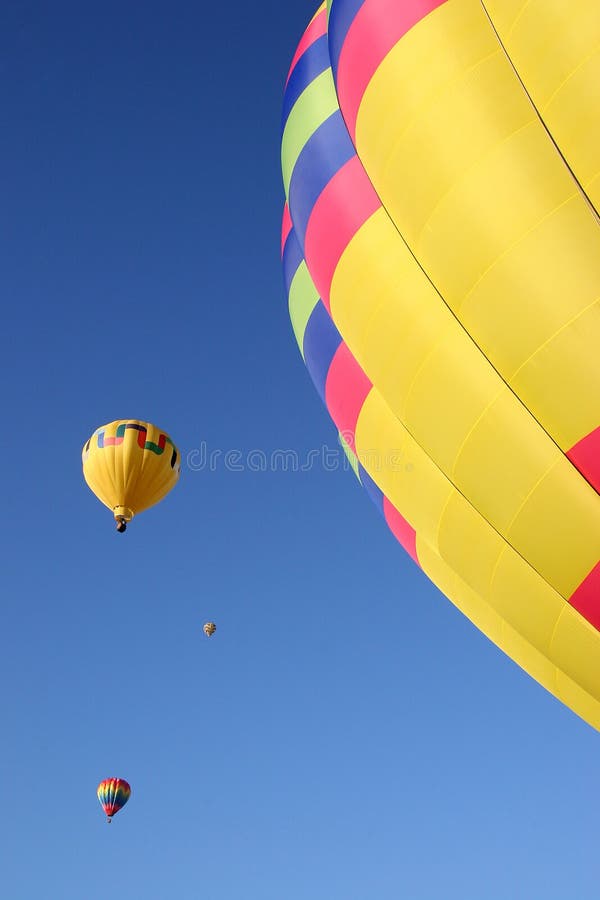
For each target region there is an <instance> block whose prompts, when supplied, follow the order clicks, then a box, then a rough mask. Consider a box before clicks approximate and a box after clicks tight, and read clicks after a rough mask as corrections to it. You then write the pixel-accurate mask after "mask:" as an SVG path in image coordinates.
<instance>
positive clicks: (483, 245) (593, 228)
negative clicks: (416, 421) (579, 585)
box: [340, 0, 600, 455]
mask: <svg viewBox="0 0 600 900" xmlns="http://www.w3.org/2000/svg"><path fill="white" fill-rule="evenodd" d="M356 143H357V149H358V153H359V156H360V157H361V159H362V161H363V164H364V165H365V168H366V169H367V172H368V174H369V176H370V178H371V180H372V182H373V184H374V186H375V188H376V190H377V191H378V193H379V196H380V197H381V199H382V202H383V204H384V206H385V208H386V209H387V211H388V212H389V213H390V215H391V216H392V218H393V220H394V223H395V225H396V227H397V228H398V230H399V232H400V234H401V235H402V237H403V238H404V239H405V240H406V242H407V244H408V247H409V248H410V250H411V251H412V252H413V253H414V254H415V257H416V258H417V259H418V261H419V264H420V265H422V267H423V269H424V271H425V272H426V273H427V275H428V276H429V277H430V278H431V280H432V283H433V285H435V288H436V289H437V290H438V291H439V292H440V294H441V296H442V297H443V300H444V302H445V303H447V304H448V305H449V306H450V307H451V309H452V310H453V311H454V312H455V313H456V315H457V316H458V318H459V320H460V321H461V323H463V324H464V326H465V328H466V329H467V331H468V332H469V334H470V335H471V336H472V337H473V340H474V341H475V342H476V344H477V345H478V346H479V347H480V348H481V349H482V351H483V353H484V354H485V355H486V356H487V357H488V358H489V359H490V361H491V362H492V364H493V366H494V367H495V368H496V369H497V371H498V372H499V373H500V375H501V376H502V378H503V379H504V380H505V381H507V382H508V383H509V384H510V385H511V387H512V388H513V389H514V390H515V391H517V390H518V392H519V396H520V397H521V399H522V400H523V403H524V404H525V406H526V407H527V408H529V409H531V411H532V413H533V415H534V417H535V418H536V419H538V421H539V422H540V423H541V424H542V426H543V428H544V429H545V430H546V431H547V432H548V433H549V434H550V435H551V436H552V438H553V440H554V441H555V442H556V443H557V444H558V445H559V446H560V447H561V449H563V450H568V449H570V448H571V446H573V445H574V444H575V443H576V442H577V441H578V440H580V439H581V438H582V437H583V436H584V435H586V434H588V433H589V432H591V431H592V430H593V429H594V428H595V427H596V426H597V425H598V424H600V394H599V393H598V392H595V391H594V390H593V389H590V377H589V372H590V367H591V366H594V367H595V370H596V373H598V371H599V369H598V365H597V363H596V359H597V353H598V351H597V348H598V346H600V322H599V320H598V317H594V318H590V326H591V327H590V329H589V330H587V329H581V328H578V327H577V326H576V325H575V321H576V319H577V318H578V317H580V316H582V315H583V314H584V313H585V312H586V310H588V309H589V307H590V305H591V304H593V303H594V302H595V301H596V300H597V299H598V296H599V295H600V228H599V227H598V222H597V219H596V217H595V216H594V213H593V210H591V208H590V207H589V205H588V204H587V202H586V200H585V199H584V198H583V196H582V195H581V193H580V191H579V188H578V186H577V184H576V182H575V181H574V179H573V178H572V176H571V174H570V173H569V171H568V169H567V167H566V166H565V165H564V162H563V160H562V159H561V157H560V154H559V153H558V152H557V150H556V148H555V147H554V145H553V144H552V142H551V140H550V139H549V137H548V134H547V132H546V130H545V128H544V127H543V125H542V123H541V122H540V121H539V118H538V116H537V113H536V111H535V109H534V107H533V106H532V104H531V102H530V100H529V98H528V96H527V94H526V93H525V91H524V90H523V88H522V85H521V84H520V82H519V80H518V78H517V76H516V75H515V72H514V70H513V68H512V66H511V64H510V61H509V60H508V58H507V56H506V54H505V52H504V50H503V49H502V47H501V45H500V44H499V42H498V39H497V37H496V34H495V33H494V30H493V28H492V27H491V25H490V22H489V20H488V18H487V16H486V14H485V12H484V10H483V8H482V6H481V4H480V3H478V2H474V0H450V2H448V3H446V4H444V5H443V6H442V7H440V8H439V9H437V10H435V11H434V12H433V13H431V14H430V15H429V16H427V17H426V18H425V19H423V20H422V21H421V22H420V23H419V24H418V25H417V26H416V27H415V28H413V29H411V30H410V31H409V32H408V34H406V35H405V36H403V37H402V38H401V40H400V41H399V42H398V44H397V45H396V47H395V48H393V50H392V51H391V52H390V53H389V54H388V56H387V57H386V58H385V59H384V60H383V61H382V63H381V65H380V66H379V69H378V70H377V72H376V73H375V74H374V76H373V78H372V80H371V82H370V84H369V86H368V87H367V90H366V92H365V95H364V98H363V100H362V103H361V106H360V110H359V114H358V120H357V140H356ZM371 309H373V307H371ZM340 316H341V317H343V314H341V313H340ZM563 333H564V334H563ZM560 334H563V337H562V342H563V346H564V343H566V344H567V346H568V352H569V355H570V358H571V360H573V359H576V360H578V362H577V363H576V365H575V366H573V365H571V364H569V367H568V369H569V371H568V378H567V379H565V377H564V372H565V365H561V364H560V362H559V361H558V360H557V356H556V353H555V354H554V355H553V354H552V353H549V352H544V351H545V348H546V346H547V345H549V344H551V343H552V342H553V341H554V340H555V339H556V338H557V337H558V335H560ZM361 339H362V340H366V337H364V336H363V338H361ZM370 340H371V343H372V344H373V343H374V341H373V340H372V339H370ZM389 346H390V345H389V342H384V343H383V344H382V346H381V347H380V350H381V352H382V353H383V355H384V357H385V356H386V354H387V353H388V350H389ZM457 346H458V345H457ZM556 346H557V347H558V344H557V345H556ZM386 358H387V357H386ZM591 361H593V362H591ZM398 365H399V366H400V368H402V363H400V362H399V364H398ZM528 370H529V371H528ZM599 377H600V376H599V375H598V374H596V375H595V378H594V381H597V380H598V378H599ZM513 378H514V379H515V380H514V382H513ZM449 389H450V388H449V387H448V388H447V390H449ZM584 395H585V396H586V400H585V402H580V400H581V397H582V396H584ZM386 397H387V394H386ZM394 409H397V407H396V406H394ZM458 415H459V416H460V415H462V413H459V414H458ZM507 454H508V455H510V452H509V450H508V448H507Z"/></svg>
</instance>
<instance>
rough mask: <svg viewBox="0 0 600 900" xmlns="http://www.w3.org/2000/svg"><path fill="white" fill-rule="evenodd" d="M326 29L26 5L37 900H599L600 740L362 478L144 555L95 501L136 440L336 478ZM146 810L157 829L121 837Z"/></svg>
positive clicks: (9, 98) (21, 11)
mask: <svg viewBox="0 0 600 900" xmlns="http://www.w3.org/2000/svg"><path fill="white" fill-rule="evenodd" d="M312 12H313V6H312V4H311V3H307V2H305V0H286V2H280V3H268V2H267V3H263V4H252V3H248V2H230V3H212V4H206V6H205V5H204V4H200V3H195V2H194V3H192V2H173V3H171V4H168V5H166V4H163V3H157V2H149V3H144V4H141V3H131V2H129V3H127V2H126V3H117V2H114V0H110V2H104V3H102V4H82V3H76V2H71V3H67V2H63V0H57V2H55V3H52V4H50V3H47V4H46V3H41V2H33V0H30V2H26V0H24V2H19V3H17V2H5V3H3V4H2V6H1V9H0V110H1V114H2V122H1V129H0V153H1V162H2V166H1V171H2V179H1V211H0V228H1V233H0V263H1V265H0V279H1V285H2V333H1V337H0V341H1V353H2V355H1V360H2V368H3V373H4V374H3V386H4V393H3V397H4V408H3V440H2V455H3V467H2V472H3V492H2V497H3V515H2V525H1V527H2V544H1V546H2V566H1V569H0V571H1V583H0V597H1V603H0V616H1V636H2V637H1V639H2V653H1V655H0V703H1V718H0V773H1V778H2V820H1V822H0V847H1V848H2V849H1V853H0V855H1V858H2V867H1V886H0V893H1V895H2V897H3V898H6V900H30V898H31V900H40V898H43V900H70V898H73V900H95V898H106V897H107V896H111V895H113V894H114V895H118V896H120V897H123V898H128V900H129V898H131V900H137V898H140V900H154V898H156V900H163V898H164V900H188V898H189V900H195V898H206V900H242V898H243V900H309V898H310V900H398V898H407V900H454V898H457V900H471V898H472V900H495V898H497V900H512V898H524V900H536V898H541V900H542V898H543V900H553V898H556V900H559V898H560V900H587V898H597V896H598V887H597V885H598V877H599V875H600V862H599V854H598V812H597V809H598V771H599V766H598V738H597V735H596V733H595V732H593V731H592V730H591V729H590V728H589V727H588V726H587V725H585V724H584V723H583V722H581V721H580V720H578V719H577V718H576V717H575V716H574V715H573V714H572V713H570V712H569V711H568V710H567V709H565V708H564V707H562V706H561V705H560V704H559V703H558V702H557V701H555V700H554V699H553V698H552V697H551V696H550V695H548V694H547V693H545V692H544V691H543V690H542V689H541V688H540V687H538V686H537V685H536V684H535V683H534V682H533V681H532V680H530V679H529V678H528V677H527V676H526V675H524V674H523V673H522V672H521V671H520V670H519V669H518V668H517V667H516V666H515V665H514V664H513V663H512V662H511V661H510V660H508V659H507V658H505V657H504V656H503V655H502V654H501V653H500V652H499V651H498V650H497V649H496V648H495V647H493V646H492V645H491V644H490V643H489V642H488V641H487V640H486V639H485V638H484V637H483V636H482V635H481V634H479V632H477V631H476V630H475V629H474V628H473V627H472V626H471V625H470V623H469V622H468V621H467V620H466V619H464V618H463V617H462V616H461V615H460V614H459V613H458V612H457V611H456V610H455V609H454V608H453V607H452V605H451V604H450V603H449V602H448V601H447V600H446V599H445V598H444V597H442V596H441V595H440V594H439V593H438V592H437V591H436V589H435V588H434V587H433V586H432V585H431V584H430V583H429V582H428V581H427V580H426V578H425V577H424V576H423V575H422V574H421V573H420V572H419V570H418V569H417V567H416V566H415V565H414V564H413V563H412V562H411V561H410V559H409V558H408V557H407V556H406V555H405V554H404V553H403V551H402V550H401V549H400V547H399V546H398V545H397V544H396V542H395V541H394V539H393V538H392V537H391V535H390V534H389V533H388V532H387V530H386V528H385V526H384V524H383V521H382V520H381V519H380V518H379V517H378V516H377V513H376V511H375V510H374V508H373V507H372V506H371V504H370V502H369V500H368V499H367V497H366V495H365V494H364V492H363V491H362V490H361V489H360V487H359V486H358V485H357V483H356V481H355V479H354V478H353V476H352V475H351V474H349V473H348V472H345V471H343V470H342V466H341V461H340V460H339V457H335V458H336V459H337V460H338V461H339V465H338V467H337V468H336V469H335V470H334V471H327V470H326V468H325V467H324V466H323V465H322V464H320V463H317V464H315V465H314V466H313V467H312V468H311V469H310V471H303V472H283V471H266V472H256V471H250V470H249V468H248V466H247V465H246V466H245V467H244V470H243V471H235V472H233V471H228V470H227V468H226V467H225V466H224V464H223V460H222V458H221V459H220V460H218V461H217V464H216V465H215V466H213V471H210V470H208V469H207V468H204V469H201V470H198V469H197V468H196V469H192V468H190V466H189V465H185V464H184V468H183V471H182V478H181V482H180V484H179V485H178V487H177V488H176V489H175V490H174V492H173V493H172V494H171V495H170V496H169V498H168V499H167V500H166V501H165V502H164V503H163V504H161V505H160V506H158V507H156V508H155V509H153V510H151V511H149V512H147V513H145V514H144V515H143V516H141V517H140V518H139V519H136V520H135V522H134V523H133V525H132V526H131V527H130V528H129V530H128V532H127V534H126V535H124V536H119V535H117V534H116V533H115V531H114V527H113V523H112V519H111V516H110V513H109V512H108V511H107V510H106V509H105V508H104V507H102V506H101V505H100V504H99V503H98V502H97V501H96V499H95V498H94V497H93V495H92V494H91V493H90V491H89V490H88V489H87V487H86V485H85V484H84V482H83V478H82V475H81V462H80V452H81V447H82V445H83V443H84V442H85V440H86V439H87V438H88V436H89V435H90V434H91V432H92V431H93V430H94V429H95V428H96V427H97V426H99V425H101V424H103V423H105V422H108V421H111V420H112V419H115V418H120V417H139V418H147V419H148V420H150V421H153V422H156V423H157V424H159V425H160V426H161V427H164V428H166V429H167V430H169V432H170V433H171V434H172V435H173V437H174V439H175V440H176V442H177V443H178V445H179V446H180V448H181V450H182V452H183V454H184V460H185V459H187V455H188V454H189V453H190V452H193V451H194V450H199V449H200V447H201V446H203V442H204V446H205V447H206V448H207V450H208V452H210V451H212V450H221V451H223V452H226V451H227V450H235V449H238V450H239V451H240V452H241V453H242V458H243V460H245V461H246V463H247V462H248V456H247V454H248V453H249V452H250V451H252V450H260V451H262V452H263V453H264V454H266V455H267V457H268V456H269V455H270V454H271V453H272V452H273V451H274V450H277V449H292V450H296V451H297V452H298V453H299V454H300V457H301V458H302V459H304V457H305V454H307V453H308V452H309V451H310V450H311V449H315V448H316V449H318V448H320V447H321V446H322V445H323V444H325V445H329V446H330V447H332V448H335V432H334V428H333V426H332V425H331V423H330V421H329V419H328V417H327V415H326V413H325V410H324V409H323V408H322V407H321V405H320V402H319V400H318V397H317V395H316V393H315V391H314V389H313V387H312V385H311V383H310V380H309V378H308V375H307V374H306V372H305V370H304V367H303V365H302V362H301V359H300V356H299V354H298V352H297V348H296V346H295V343H294V339H293V336H292V332H291V327H290V325H289V321H288V317H287V311H286V304H285V300H284V295H283V287H282V277H281V272H280V262H279V228H280V214H281V206H282V199H283V192H282V187H281V176H280V170H279V115H280V107H281V97H282V91H283V83H284V79H285V75H286V73H287V69H288V65H289V62H290V59H291V57H292V54H293V51H294V49H295V46H296V43H297V41H298V39H299V38H300V35H301V33H302V30H303V28H304V26H305V24H306V22H307V21H308V19H309V17H310V16H311V15H312ZM193 458H194V460H195V461H196V462H198V457H197V456H195V457H193ZM252 459H253V460H254V461H255V462H256V460H257V457H252ZM474 552H476V548H474ZM207 619H214V620H215V621H216V623H217V625H218V631H217V634H216V635H215V636H214V637H213V638H212V639H211V640H210V641H209V640H207V639H206V638H205V637H204V635H203V633H202V624H203V622H205V621H206V620H207ZM113 775H114V776H120V777H124V778H126V779H128V780H129V781H130V783H131V785H132V788H133V794H132V798H131V800H130V802H129V805H128V806H127V807H126V808H125V809H124V810H123V811H122V812H121V813H119V815H118V816H117V818H116V819H115V820H114V822H113V824H112V825H111V826H110V827H107V825H106V824H105V821H104V818H103V815H102V812H101V809H100V807H99V805H98V802H97V800H96V785H97V784H98V782H99V781H100V780H101V779H102V778H105V777H108V776H113Z"/></svg>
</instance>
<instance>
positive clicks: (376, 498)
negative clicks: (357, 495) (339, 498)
mask: <svg viewBox="0 0 600 900" xmlns="http://www.w3.org/2000/svg"><path fill="white" fill-rule="evenodd" d="M358 473H359V477H360V482H361V484H362V486H363V487H364V489H365V491H366V492H367V494H368V495H369V497H370V498H371V500H372V501H373V503H374V504H375V506H376V507H377V509H378V510H379V512H380V513H381V515H383V514H384V509H383V491H382V490H381V489H380V488H378V487H377V485H376V484H375V482H374V481H373V479H372V478H371V476H370V475H369V473H368V472H367V470H366V469H365V468H364V467H363V466H361V464H360V463H359V464H358Z"/></svg>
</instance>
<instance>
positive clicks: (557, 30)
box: [485, 0, 600, 208]
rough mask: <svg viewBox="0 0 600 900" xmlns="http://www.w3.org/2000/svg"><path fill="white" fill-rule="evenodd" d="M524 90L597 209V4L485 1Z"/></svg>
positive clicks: (599, 32) (599, 107)
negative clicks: (590, 195)
mask: <svg viewBox="0 0 600 900" xmlns="http://www.w3.org/2000/svg"><path fill="white" fill-rule="evenodd" d="M485 6H486V9H487V11H488V13H489V15H490V18H491V19H492V21H493V23H494V27H495V28H496V30H497V31H498V34H499V36H500V39H501V41H502V43H503V45H504V47H505V48H506V52H507V53H508V56H509V57H510V59H511V61H512V62H513V64H514V66H515V68H516V70H517V72H518V73H519V77H520V78H521V79H522V81H523V83H524V85H525V88H526V89H527V92H528V93H529V95H530V96H531V99H532V101H533V103H534V104H535V106H536V108H537V109H538V111H539V113H540V115H541V117H542V119H543V120H544V122H545V124H546V125H547V127H548V129H549V131H550V133H551V134H552V137H553V138H554V140H555V141H556V143H557V144H558V146H559V148H560V150H561V152H562V154H563V155H564V156H565V158H566V159H567V161H568V163H569V166H570V167H571V169H572V170H573V172H574V174H575V176H576V177H577V179H578V180H579V182H580V183H581V184H582V185H583V187H584V188H585V189H586V190H589V189H592V190H591V194H593V196H592V197H591V199H592V202H594V203H595V204H596V208H598V206H599V205H600V204H599V201H600V186H599V184H598V182H595V183H594V181H593V179H594V177H595V176H597V175H598V173H599V171H600V4H599V3H598V0H569V2H568V3H566V2H564V0H553V2H552V0H518V2H509V3H506V0H486V2H485Z"/></svg>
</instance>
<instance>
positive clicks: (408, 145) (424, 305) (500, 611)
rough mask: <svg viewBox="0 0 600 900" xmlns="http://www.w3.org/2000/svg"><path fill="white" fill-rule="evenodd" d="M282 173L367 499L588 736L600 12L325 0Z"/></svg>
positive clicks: (597, 422) (308, 323) (304, 318)
mask: <svg viewBox="0 0 600 900" xmlns="http://www.w3.org/2000/svg"><path fill="white" fill-rule="evenodd" d="M282 167H283V178H284V185H285V192H286V200H287V202H286V206H285V212H284V218H283V235H282V254H283V267H284V274H285V283H286V288H287V291H288V295H289V309H290V316H291V320H292V324H293V328H294V332H295V335H296V338H297V341H298V344H299V346H300V350H301V352H302V354H303V357H304V361H305V363H306V366H307V368H308V370H309V372H310V375H311V377H312V379H313V381H314V383H315V385H316V388H317V390H318V391H319V393H320V395H321V397H322V399H323V400H324V402H325V403H326V405H327V408H328V410H329V412H330V414H331V417H332V419H333V421H334V423H335V425H336V426H337V429H338V432H339V433H340V434H341V436H342V440H343V442H344V443H345V445H346V448H347V453H348V455H349V457H350V458H351V460H352V461H353V464H354V467H355V469H356V472H357V474H358V476H359V478H360V480H361V481H362V483H363V485H364V486H365V488H366V489H367V491H368V493H369V494H370V495H371V497H372V498H373V500H374V501H375V503H376V504H377V506H378V507H379V509H380V510H381V512H382V513H383V515H384V516H385V519H386V521H387V523H388V525H389V527H390V528H391V530H392V531H393V533H394V534H395V535H396V537H397V538H398V540H399V541H400V543H401V544H402V545H403V547H404V548H405V549H406V550H407V551H408V553H409V554H410V555H411V556H412V558H413V559H414V560H415V562H416V563H417V564H418V565H419V566H420V567H421V568H422V569H423V571H424V572H425V573H426V574H427V575H428V576H429V578H430V579H431V580H432V581H433V582H434V583H435V584H436V585H437V586H438V587H439V588H440V589H441V590H442V591H443V592H444V593H445V594H446V595H447V596H448V597H449V598H450V600H452V602H453V603H455V604H456V606H457V607H458V608H459V609H461V610H462V611H463V612H464V613H465V615H466V616H468V617H469V619H471V620H472V621H473V622H474V623H475V624H476V625H477V626H478V627H479V628H480V629H481V631H483V632H484V633H485V634H486V635H487V636H488V637H489V638H490V639H491V640H492V641H494V642H495V643H496V644H497V645H498V646H499V647H500V648H501V649H502V650H503V651H504V652H505V653H507V654H508V655H509V656H510V657H512V658H513V659H514V660H515V661H516V662H517V663H518V664H519V665H521V666H522V667H523V668H524V669H525V670H526V671H527V672H529V674H530V675H532V676H533V677H534V678H535V679H537V680H538V681H539V682H540V683H541V684H542V685H544V686H545V687H546V688H547V689H548V690H549V691H551V692H552V693H553V694H554V695H555V696H556V697H558V698H559V699H560V700H561V701H562V702H563V703H565V704H566V705H567V706H568V707H570V708H571V709H573V710H574V711H575V712H576V713H577V714H578V715H580V716H581V717H582V718H583V719H585V720H586V721H587V722H589V723H590V724H591V725H593V726H594V727H595V728H597V729H600V497H599V496H598V492H599V491H600V349H599V348H600V301H599V298H600V224H599V218H598V210H599V209H600V6H599V5H598V2H597V0H573V2H572V3H569V4H566V3H558V2H549V0H483V2H481V0H330V2H329V3H328V4H327V8H326V7H325V4H324V5H323V6H321V8H320V9H319V10H318V12H317V13H316V15H315V16H314V18H313V19H312V21H311V22H310V24H309V26H308V29H307V30H306V32H305V34H304V36H303V37H302V40H301V42H300V44H299V46H298V49H297V51H296V54H295V56H294V58H293V61H292V66H291V70H290V73H289V76H288V80H287V83H286V89H285V99H284V108H283V135H282Z"/></svg>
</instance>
